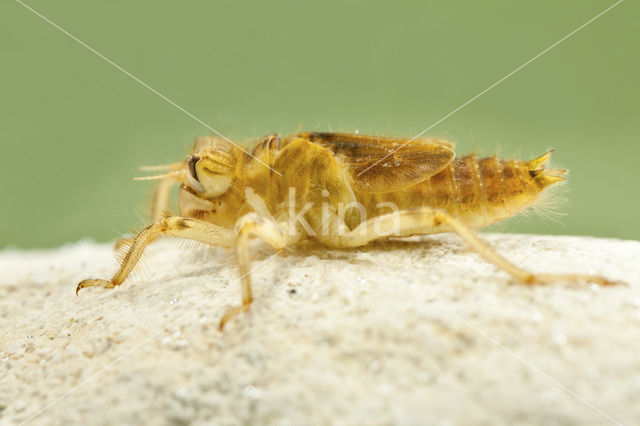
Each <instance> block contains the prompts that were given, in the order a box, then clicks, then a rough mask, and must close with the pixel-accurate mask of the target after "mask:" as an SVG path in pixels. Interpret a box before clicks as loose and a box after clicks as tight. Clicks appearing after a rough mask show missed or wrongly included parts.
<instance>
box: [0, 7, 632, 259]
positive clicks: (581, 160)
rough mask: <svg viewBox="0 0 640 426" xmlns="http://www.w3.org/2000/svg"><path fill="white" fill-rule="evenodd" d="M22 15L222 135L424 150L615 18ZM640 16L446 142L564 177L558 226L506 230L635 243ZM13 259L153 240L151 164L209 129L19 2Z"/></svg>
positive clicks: (12, 15) (124, 12) (9, 180)
mask: <svg viewBox="0 0 640 426" xmlns="http://www.w3.org/2000/svg"><path fill="white" fill-rule="evenodd" d="M28 4H29V5H30V6H31V7H33V8H34V9H35V10H37V11H38V12H39V13H41V14H42V15H44V16H46V17H47V18H49V19H51V20H52V21H53V22H55V23H56V24H58V25H59V26H61V27H62V28H64V29H65V30H67V31H68V32H70V33H71V34H73V35H75V36H76V37H78V38H79V39H80V40H82V41H83V42H85V43H87V44H88V45H89V46H91V47H93V48H94V49H96V50H97V51H99V52H100V53H102V54H103V55H105V56H106V57H108V58H109V59H110V60H112V61H113V62H115V63H117V64H119V65H120V66H122V67H123V68H124V69H126V70H127V71H129V72H130V73H132V74H133V75H135V76H136V77H138V78H139V79H140V80H142V81H144V82H145V83H147V84H148V85H150V86H151V87H153V88H154V89H156V90H157V91H159V92H160V93H162V94H164V95H165V96H167V97H168V98H170V99H172V100H173V101H174V102H175V103H177V104H178V105H180V106H181V107H183V108H185V109H186V110H188V111H190V112H191V113H193V114H194V115H195V116H197V117H198V118H200V119H201V120H203V121H204V122H206V123H208V124H209V125H211V126H212V127H214V128H215V129H217V130H219V131H220V132H222V133H223V134H225V135H227V136H229V137H231V138H234V139H236V140H238V141H243V140H247V141H248V140H250V139H251V138H255V137H259V136H262V135H264V134H268V133H274V132H279V133H283V134H286V133H290V132H294V131H296V130H298V129H305V130H334V131H337V130H341V131H353V130H356V129H358V130H359V131H360V132H361V133H381V134H386V135H396V136H408V137H411V136H413V135H415V134H416V133H418V132H419V131H421V130H423V129H424V128H426V127H428V126H429V125H431V124H432V123H434V122H435V121H437V120H439V119H440V118H442V117H443V116H444V115H446V114H447V113H449V112H450V111H452V110H453V109H455V108H456V107H457V106H459V105H460V104H462V103H464V102H466V101H467V100H469V99H470V98H472V97H473V96H475V95H477V94H478V93H480V92H481V91H483V90H484V89H486V88H487V87H488V86H490V85H491V84H493V83H494V82H496V81H497V80H499V79H500V78H502V77H504V76H505V75H507V74H508V73H510V72H511V71H513V70H514V69H515V68H517V67H518V66H520V65H521V64H523V63H524V62H526V61H527V60H529V59H531V58H532V57H534V56H535V55H536V54H538V53H539V52H541V51H542V50H544V49H546V48H547V47H549V46H550V45H552V44H553V43H555V42H556V41H558V40H559V39H561V38H562V37H564V36H565V35H567V34H568V33H570V32H571V31H573V30H574V29H576V28H577V27H579V26H580V25H582V24H583V23H585V22H586V21H588V20H589V19H591V18H592V17H594V16H595V15H597V14H598V13H599V12H601V11H602V10H604V9H606V8H607V7H608V6H610V5H612V4H613V2H611V1H606V0H589V1H563V2H558V1H529V2H524V1H511V0H510V1H482V2H477V1H464V2H462V1H446V2H445V1H441V2H391V1H389V2H381V1H344V0H342V1H323V2H317V3H311V2H301V1H287V2H241V1H234V2H232V1H222V2H205V1H193V2H177V1H163V2H158V1H145V2H130V1H109V2H102V1H100V2H98V1H79V0H77V1H64V2H63V1H45V0H30V1H29V2H28ZM639 11H640V8H639V7H638V4H637V2H634V1H633V0H626V1H625V2H623V3H622V4H620V5H619V6H618V7H616V8H614V9H613V10H612V11H610V12H609V13H607V14H606V15H604V16H602V17H601V18H600V19H598V20H596V21H595V22H593V23H592V24H590V25H589V26H587V27H586V28H584V29H583V30H582V31H580V32H578V33H577V34H575V35H574V36H573V37H571V38H569V39H567V40H566V41H564V42H563V43H561V44H559V45H558V46H556V47H555V48H554V49H552V50H551V51H549V52H548V53H546V54H545V55H543V56H541V57H540V58H539V59H537V60H536V61H534V62H532V63H531V64H529V65H528V66H526V67H525V68H523V69H522V70H521V71H519V72H517V73H516V74H514V75H513V76H511V77H510V78H508V79H507V80H505V81H504V82H502V83H501V84H499V85H498V86H496V87H495V88H493V89H492V90H490V91H489V92H487V93H485V94H484V95H483V96H481V97H480V98H478V99H477V100H475V101H474V102H472V103H471V104H469V105H468V106H466V107H465V108H464V109H462V110H460V111H459V112H457V113H456V114H454V115H453V116H451V117H450V118H448V119H447V120H445V121H443V122H442V123H440V124H439V125H438V126H436V127H435V128H433V129H432V130H431V131H430V132H429V133H428V135H429V136H433V137H444V138H448V139H451V140H455V141H456V142H457V144H458V146H457V152H458V153H464V152H468V151H476V152H478V153H479V154H492V153H493V152H496V151H497V152H499V153H500V154H501V155H502V156H505V157H513V156H515V157H524V158H529V157H533V156H536V155H538V154H541V153H542V152H544V151H545V150H546V149H547V148H550V147H554V148H556V152H555V154H554V158H553V160H554V164H556V165H559V166H562V167H567V168H569V169H570V170H571V173H570V178H569V183H568V184H567V185H565V186H564V189H563V190H560V192H561V193H562V195H563V196H564V197H566V198H567V199H568V200H569V201H568V202H566V203H561V204H559V205H558V206H557V207H556V211H558V212H561V213H566V214H567V215H566V216H564V217H560V218H558V220H559V222H560V223H558V222H557V221H554V220H551V219H549V218H545V217H539V216H536V215H527V216H525V217H523V218H522V219H515V220H511V221H509V222H508V223H507V224H505V225H502V226H500V227H499V228H497V230H499V231H501V232H534V233H545V234H575V235H594V236H602V237H617V238H625V239H640V224H639V223H638V221H637V216H638V211H639V210H640V194H639V193H638V192H639V191H638V183H639V177H640V172H639V171H638V168H637V167H638V166H637V165H638V157H639V154H640V147H639V144H638V140H639V138H640V119H639V118H640V117H639V114H638V112H639V107H638V102H639V99H640V97H639V96H638V95H639V94H640V91H639V84H638V83H639V82H638V78H639V76H640V59H639V55H638V52H639V42H640V14H639V13H638V12H639ZM0 51H1V52H2V67H1V69H0V90H1V92H0V95H1V98H2V102H1V103H0V185H1V193H0V195H1V203H2V209H1V210H0V247H5V246H16V247H24V248H30V247H51V246H56V245H59V244H62V243H64V242H70V241H76V240H78V239H81V238H85V237H89V238H93V239H96V240H99V241H106V240H113V239H115V238H117V237H118V236H119V235H120V234H121V233H123V232H126V231H127V230H129V229H131V228H136V227H140V226H142V225H144V224H145V222H146V217H147V212H146V208H145V205H146V203H147V201H148V200H149V199H150V192H151V188H152V184H151V183H148V182H133V181H132V180H131V178H132V177H134V176H137V175H139V174H140V172H138V171H137V167H138V166H140V165H152V164H164V163H167V162H173V161H177V160H181V159H182V158H184V156H185V154H186V153H187V152H188V150H189V148H190V147H191V145H192V142H193V140H194V138H195V137H196V136H198V135H201V134H207V133H210V132H209V131H208V130H207V128H205V127H204V126H202V125H201V124H199V123H198V122H197V121H195V120H193V119H192V118H190V117H189V116H187V115H185V114H184V113H183V112H181V111H180V110H178V109H176V108H175V107H174V106H172V105H170V104H169V103H167V102H166V101H165V100H163V99H161V98H160V97H158V96H157V95H155V94H154V93H152V92H150V91H149V90H148V89H146V88H145V87H143V86H142V85H140V84H139V83H138V82H136V81H134V80H132V79H131V78H129V77H127V76H126V75H125V74H123V73H122V72H120V71H119V70H117V69H116V68H114V67H113V66H112V65H110V64H108V63H107V62H105V61H104V60H102V59H100V58H99V57H98V56H96V55H95V54H93V53H91V52H90V51H89V50H87V49H86V48H85V47H83V46H81V45H79V44H78V43H77V42H75V41H73V40H72V39H71V38H69V37H68V36H67V35H65V34H63V33H62V32H60V31H59V30H57V29H55V28H54V27H52V26H51V25H50V24H48V23H46V22H45V21H43V20H42V19H41V18H40V17H38V16H36V15H35V14H33V13H32V12H31V11H29V10H27V9H26V8H25V7H23V6H22V5H20V4H19V3H17V2H15V1H11V0H5V1H2V2H1V3H0Z"/></svg>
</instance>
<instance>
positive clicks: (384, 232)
mask: <svg viewBox="0 0 640 426" xmlns="http://www.w3.org/2000/svg"><path fill="white" fill-rule="evenodd" d="M441 227H445V228H447V229H450V230H452V231H453V232H455V233H456V234H458V235H459V236H460V237H462V239H463V240H465V241H466V242H467V244H469V246H470V247H471V248H472V249H473V250H474V251H475V252H476V253H478V254H479V255H480V256H481V257H482V258H483V259H484V260H486V261H487V262H489V263H492V264H493V265H495V266H497V267H498V268H500V269H502V270H503V271H505V272H507V273H509V274H510V275H511V276H512V277H514V278H516V279H518V280H519V281H521V282H523V283H526V284H547V283H551V282H555V281H570V282H582V283H596V284H600V285H613V284H621V282H619V281H618V282H616V281H611V280H609V279H606V278H603V277H600V276H597V275H580V274H545V273H541V274H536V273H533V272H530V271H527V270H526V269H522V268H520V267H518V266H516V265H514V264H513V263H511V262H509V261H508V260H507V259H505V258H504V257H503V256H501V255H500V254H498V253H497V252H496V251H495V250H494V249H493V248H491V247H490V246H489V245H488V244H487V243H486V242H484V241H483V240H482V239H481V238H479V237H478V236H477V235H476V234H475V232H473V230H471V228H469V227H468V226H466V225H464V224H463V223H462V222H460V221H459V220H457V219H456V218H454V217H453V216H451V215H449V214H448V213H446V212H443V211H440V210H436V209H431V208H428V207H423V208H420V209H415V210H405V211H399V212H395V213H390V214H386V215H382V216H378V217H375V218H372V219H369V220H367V221H365V222H363V223H361V224H360V225H359V226H358V227H356V228H355V229H353V230H352V231H349V232H346V233H344V235H329V236H326V237H324V238H323V240H324V241H323V242H325V243H326V244H328V245H333V246H336V247H359V246H363V245H365V244H367V243H368V242H370V241H373V240H375V239H378V238H383V237H389V236H406V235H416V234H427V233H432V232H433V231H434V230H435V229H437V228H440V229H442V228H441Z"/></svg>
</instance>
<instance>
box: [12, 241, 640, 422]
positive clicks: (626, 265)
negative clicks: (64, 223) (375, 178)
mask: <svg viewBox="0 0 640 426" xmlns="http://www.w3.org/2000/svg"><path fill="white" fill-rule="evenodd" d="M485 238H486V239H487V240H488V241H489V242H490V243H491V244H492V245H493V246H494V247H496V248H497V250H498V251H499V252H501V253H503V254H504V255H505V256H506V257H508V258H509V259H511V260H513V261H514V262H515V263H517V264H518V265H520V266H523V267H527V268H529V269H532V270H534V271H547V272H580V273H594V274H602V275H604V276H607V277H609V278H615V279H622V280H625V281H627V282H628V283H629V287H623V286H618V287H607V288H604V287H598V286H595V285H570V284H562V283H560V284H557V285H551V286H535V287H530V286H526V285H522V284H517V283H514V282H512V281H511V280H510V279H509V277H508V276H507V275H506V274H505V273H503V272H501V271H498V270H496V269H495V268H494V267H493V266H491V265H488V264H486V263H485V262H483V261H482V260H480V259H479V257H478V256H477V255H476V254H475V253H473V252H470V251H469V250H468V249H467V247H466V246H465V244H464V243H463V242H462V241H461V240H460V239H458V238H457V237H456V236H452V235H440V236H435V237H432V238H428V239H417V238H415V239H408V240H402V241H390V242H386V243H376V244H373V245H370V246H368V247H365V248H363V249H361V250H360V251H342V250H326V249H323V248H321V247H317V246H305V247H301V248H297V249H295V250H291V251H284V252H282V253H280V254H279V255H277V256H272V255H273V254H274V252H273V251H272V250H270V249H269V248H268V247H266V246H264V245H262V244H260V243H259V242H257V243H256V245H255V250H254V259H255V260H254V262H253V267H254V271H253V281H254V294H255V297H256V301H255V303H254V305H253V306H252V309H251V311H250V313H249V314H244V315H241V316H239V317H236V318H235V319H233V320H232V321H231V322H230V323H229V324H228V326H227V328H226V329H225V331H224V332H223V333H220V332H219V331H218V330H217V325H218V320H219V319H220V316H221V315H222V314H223V313H224V312H225V311H226V310H227V309H228V308H229V307H231V306H235V305H236V304H238V303H239V300H240V296H239V295H240V290H239V284H238V281H237V278H238V276H237V270H236V267H235V263H234V256H233V253H232V252H231V251H228V250H226V249H222V248H215V249H209V248H188V249H187V248H183V247H180V246H179V245H178V244H176V243H175V242H172V241H158V242H157V243H156V244H154V246H153V247H152V248H151V249H150V250H149V252H148V254H147V255H146V257H145V268H144V271H143V272H142V273H141V274H139V276H138V278H137V279H136V280H130V281H129V282H128V285H127V286H126V288H122V289H118V290H112V291H108V290H103V289H95V288H92V289H87V290H83V291H82V292H81V293H80V296H79V297H76V296H75V294H74V289H75V285H76V284H77V283H78V282H79V281H80V280H81V279H84V278H90V277H97V278H108V277H110V276H111V274H112V272H113V271H114V269H115V268H116V266H117V264H116V262H115V261H114V260H113V255H112V253H111V252H112V250H111V245H105V244H93V243H88V242H82V243H78V244H74V245H70V246H65V247H62V248H60V249H57V250H51V251H28V252H20V251H10V250H5V251H3V252H0V324H1V331H0V333H1V335H0V352H1V353H0V422H2V423H3V424H15V423H23V422H26V421H28V423H30V424H70V423H75V424H124V423H127V424H140V423H146V424H173V425H181V424H205V423H215V424H221V425H225V424H229V425H231V424H275V425H301V424H320V425H325V424H336V425H341V424H363V423H364V424H381V425H382V424H442V425H457V424H460V425H466V424H492V425H499V424H549V425H563V424H583V425H599V424H612V423H613V424H615V423H616V422H620V423H623V424H633V423H636V424H637V421H638V419H640V396H639V395H640V262H639V260H640V242H635V241H617V240H603V239H593V238H579V237H548V236H532V235H502V234H488V235H485Z"/></svg>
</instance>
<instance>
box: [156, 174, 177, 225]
mask: <svg viewBox="0 0 640 426" xmlns="http://www.w3.org/2000/svg"><path fill="white" fill-rule="evenodd" d="M175 183H176V180H175V179H174V178H172V177H167V178H164V179H161V180H160V182H158V184H157V186H156V189H155V191H154V193H153V201H152V204H151V220H152V221H153V222H155V221H157V220H159V219H160V218H162V216H163V212H165V211H167V210H169V206H170V204H171V188H172V187H173V185H174V184H175Z"/></svg>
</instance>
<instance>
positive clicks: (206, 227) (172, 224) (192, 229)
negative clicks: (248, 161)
mask: <svg viewBox="0 0 640 426" xmlns="http://www.w3.org/2000/svg"><path fill="white" fill-rule="evenodd" d="M160 236H173V237H181V238H187V239H191V240H196V241H200V242H203V243H206V244H211V245H214V246H223V247H231V246H232V245H233V240H234V235H233V231H232V230H231V229H227V228H223V227H221V226H217V225H213V224H211V223H208V222H203V221H201V220H197V219H192V218H187V217H180V216H171V217H167V218H164V219H160V220H158V221H157V222H155V223H153V224H151V225H149V226H147V227H146V228H144V229H143V230H142V231H140V232H139V233H138V235H136V236H135V238H134V239H133V242H132V243H131V247H129V250H128V251H127V253H126V254H125V256H124V258H123V259H122V263H121V265H120V269H118V271H117V272H116V273H115V274H114V275H113V278H111V280H110V281H107V280H102V279H88V280H84V281H82V282H81V283H80V284H78V286H77V287H76V295H77V294H78V291H80V289H83V288H85V287H104V288H114V287H117V286H119V285H121V284H122V283H123V282H124V280H125V279H126V278H127V276H128V275H129V273H131V271H132V270H133V268H134V267H135V265H136V263H137V262H138V260H140V256H141V255H142V252H143V251H144V248H145V247H146V246H147V245H148V244H150V243H151V242H153V241H154V240H155V239H156V238H158V237H160Z"/></svg>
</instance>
